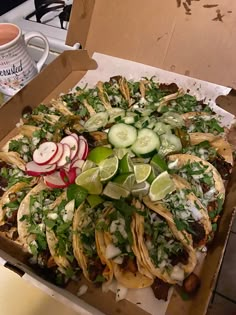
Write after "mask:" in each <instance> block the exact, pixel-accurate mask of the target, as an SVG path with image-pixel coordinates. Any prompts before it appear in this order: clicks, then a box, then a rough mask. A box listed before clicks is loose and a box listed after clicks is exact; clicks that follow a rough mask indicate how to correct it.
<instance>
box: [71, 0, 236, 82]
mask: <svg viewBox="0 0 236 315" xmlns="http://www.w3.org/2000/svg"><path fill="white" fill-rule="evenodd" d="M235 14H236V2H235V1H234V0H218V1H213V0H201V1H197V0H190V1H186V2H185V1H184V0H176V1H175V0H173V1H165V2H163V1H157V0H148V1H146V0H126V1H119V0H112V1H109V0H96V1H95V0H86V1H84V0H76V1H75V2H74V8H73V12H72V16H71V21H70V25H69V32H68V36H67V42H66V43H67V44H68V45H73V44H74V43H76V42H80V43H81V44H82V46H83V48H86V49H87V50H88V51H89V53H92V52H94V51H97V52H100V53H104V54H107V55H112V56H116V57H120V58H124V59H130V60H133V61H137V62H141V63H144V64H148V65H152V66H155V67H158V68H161V69H165V70H169V71H173V72H177V73H181V74H184V75H187V76H191V77H193V78H199V79H201V80H205V81H209V82H214V83H217V84H221V85H225V86H229V87H232V88H236V79H235V69H236V67H235V56H236V44H235V33H236V24H235Z"/></svg>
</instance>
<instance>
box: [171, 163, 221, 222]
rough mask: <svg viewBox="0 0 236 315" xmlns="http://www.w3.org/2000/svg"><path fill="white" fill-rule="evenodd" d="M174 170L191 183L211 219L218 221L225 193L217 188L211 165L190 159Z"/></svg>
mask: <svg viewBox="0 0 236 315" xmlns="http://www.w3.org/2000/svg"><path fill="white" fill-rule="evenodd" d="M170 163H175V162H170ZM170 163H169V166H170ZM172 165H173V164H172ZM173 170H174V172H175V173H176V174H178V175H180V176H181V177H182V178H184V179H185V180H187V181H188V182H189V183H190V185H191V189H192V190H193V192H194V194H195V195H196V196H197V197H198V198H199V200H200V201H201V203H202V204H203V206H205V207H206V209H207V210H208V214H209V217H210V219H211V221H216V220H217V218H218V216H219V213H220V212H221V210H222V205H223V202H224V195H223V194H220V193H219V191H217V190H216V183H215V179H214V175H213V171H212V170H211V169H209V166H208V165H205V164H203V162H197V161H192V162H191V161H188V162H186V163H185V164H184V165H182V166H181V167H179V168H175V167H174V168H173Z"/></svg>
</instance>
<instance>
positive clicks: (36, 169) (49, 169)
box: [25, 161, 56, 176]
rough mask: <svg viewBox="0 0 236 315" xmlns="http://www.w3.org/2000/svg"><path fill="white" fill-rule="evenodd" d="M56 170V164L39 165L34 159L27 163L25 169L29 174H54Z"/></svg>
mask: <svg viewBox="0 0 236 315" xmlns="http://www.w3.org/2000/svg"><path fill="white" fill-rule="evenodd" d="M55 170H56V164H53V165H38V164H37V163H35V162H34V161H30V162H28V163H26V166H25V171H26V174H27V175H29V176H41V175H49V174H52V173H53V172H54V171H55Z"/></svg>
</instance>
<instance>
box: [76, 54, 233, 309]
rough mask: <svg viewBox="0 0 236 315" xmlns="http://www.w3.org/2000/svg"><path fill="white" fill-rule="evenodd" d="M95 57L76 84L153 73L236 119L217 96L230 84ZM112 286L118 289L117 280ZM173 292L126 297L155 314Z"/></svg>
mask: <svg viewBox="0 0 236 315" xmlns="http://www.w3.org/2000/svg"><path fill="white" fill-rule="evenodd" d="M92 58H93V59H94V60H96V62H97V64H98V68H97V69H96V70H89V71H88V72H87V73H86V74H85V76H84V77H83V78H82V79H81V80H80V82H78V84H77V85H76V86H80V87H84V86H85V85H86V84H87V85H88V87H94V86H95V85H96V83H97V82H98V81H104V82H105V81H109V79H110V77H112V76H115V75H121V76H124V77H126V79H127V80H140V79H141V78H142V77H148V78H150V77H153V76H154V77H155V80H156V81H158V82H162V83H167V84H168V83H173V82H174V83H176V84H177V85H178V86H179V87H182V88H183V89H184V90H185V91H189V94H191V95H194V96H196V97H197V99H198V100H202V99H203V100H204V101H205V103H209V105H210V106H211V107H212V108H213V109H214V111H215V112H216V113H217V114H219V115H220V116H221V122H222V125H223V126H225V127H229V126H230V125H231V124H232V123H233V121H234V115H232V114H230V113H228V112H227V111H225V110H223V109H222V108H220V107H219V106H217V105H216V103H215V100H216V98H217V97H218V96H220V95H227V94H229V92H230V90H231V89H230V88H227V87H224V86H221V85H217V84H213V83H210V82H205V81H201V80H198V79H194V78H191V77H187V76H184V75H180V74H176V73H173V72H169V71H165V70H162V69H159V68H155V67H151V66H147V65H144V64H140V63H137V62H133V61H129V60H124V59H120V58H116V57H112V56H108V55H103V54H100V53H94V55H93V57H92ZM76 86H75V87H76ZM75 87H74V88H75ZM111 290H112V291H113V292H116V285H115V284H113V286H112V287H111ZM172 292H173V290H172V289H171V290H170V292H169V298H168V301H167V302H165V301H159V300H157V299H156V298H155V296H154V294H153V292H152V289H151V288H145V289H137V290H134V289H132V290H131V289H130V290H129V291H128V295H127V297H126V299H127V300H129V301H130V302H132V303H134V304H136V305H138V306H139V307H140V308H142V309H144V310H145V311H146V312H148V313H150V314H152V315H157V310H158V315H164V314H165V312H166V310H167V306H168V303H169V301H170V298H171V294H172Z"/></svg>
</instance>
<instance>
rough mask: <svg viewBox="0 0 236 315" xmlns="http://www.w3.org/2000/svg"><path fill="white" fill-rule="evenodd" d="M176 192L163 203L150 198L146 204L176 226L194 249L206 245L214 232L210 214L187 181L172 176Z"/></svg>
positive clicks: (163, 200) (146, 199)
mask: <svg viewBox="0 0 236 315" xmlns="http://www.w3.org/2000/svg"><path fill="white" fill-rule="evenodd" d="M172 179H173V181H174V184H175V186H176V190H175V191H173V192H172V193H170V194H168V195H167V196H166V197H165V198H164V199H162V200H161V201H156V202H153V201H152V200H151V199H150V198H149V197H148V196H145V197H144V198H143V202H144V204H145V205H146V206H147V207H148V208H149V209H151V210H153V211H155V212H157V213H158V214H160V215H161V216H163V217H164V218H165V219H166V220H167V221H168V222H171V223H172V224H174V225H175V226H176V228H177V230H178V231H181V232H182V233H183V235H184V236H185V242H187V243H189V244H190V245H191V246H193V247H194V248H201V247H202V246H204V245H206V244H207V242H208V238H209V236H210V233H211V231H212V226H211V223H210V220H209V216H208V213H207V211H206V209H205V207H204V206H203V204H202V203H201V202H200V200H199V199H198V198H197V197H196V195H195V194H194V193H193V192H192V190H191V187H189V186H188V183H187V182H186V181H185V180H181V178H179V177H178V176H176V175H175V176H172Z"/></svg>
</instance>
